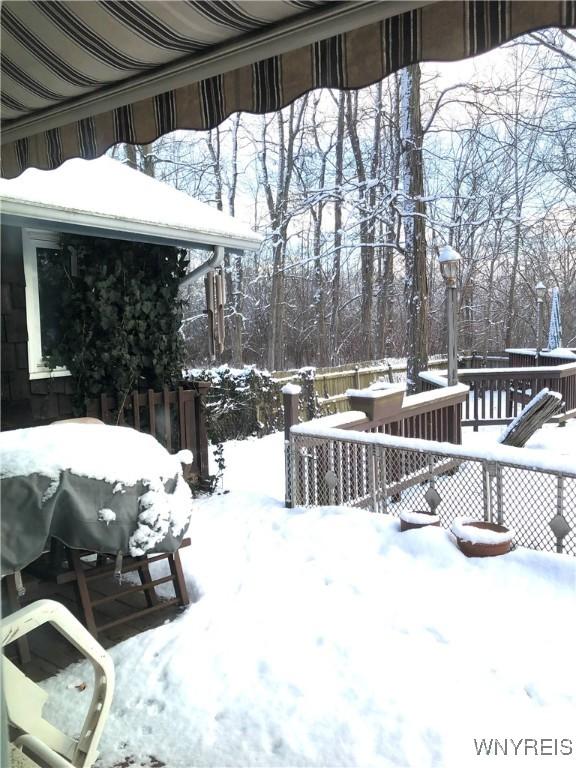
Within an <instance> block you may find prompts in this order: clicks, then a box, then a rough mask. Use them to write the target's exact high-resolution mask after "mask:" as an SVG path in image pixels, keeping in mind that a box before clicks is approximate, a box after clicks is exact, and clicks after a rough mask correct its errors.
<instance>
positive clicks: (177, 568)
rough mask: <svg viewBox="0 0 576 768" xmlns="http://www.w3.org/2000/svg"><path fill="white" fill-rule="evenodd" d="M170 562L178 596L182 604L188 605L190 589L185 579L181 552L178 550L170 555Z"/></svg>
mask: <svg viewBox="0 0 576 768" xmlns="http://www.w3.org/2000/svg"><path fill="white" fill-rule="evenodd" d="M168 563H169V564H170V573H171V574H172V576H173V577H174V592H175V593H176V597H177V598H178V602H179V604H180V605H188V604H189V603H190V598H189V597H188V590H187V589H186V581H185V580H184V573H183V571H182V563H181V562H180V553H179V552H178V550H176V552H173V553H172V554H170V555H168Z"/></svg>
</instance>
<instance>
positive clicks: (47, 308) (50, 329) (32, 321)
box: [22, 230, 70, 379]
mask: <svg viewBox="0 0 576 768" xmlns="http://www.w3.org/2000/svg"><path fill="white" fill-rule="evenodd" d="M59 250H60V237H59V235H58V233H57V232H39V231H35V230H23V232H22V251H23V256H24V276H25V279H26V317H27V323H28V370H29V371H30V378H31V379H42V378H46V377H49V376H69V375H70V374H69V371H67V370H66V368H55V369H54V370H52V371H51V370H50V369H49V368H48V366H47V365H46V362H45V356H46V353H47V350H48V349H49V347H50V343H51V342H53V341H54V339H55V337H56V334H57V332H58V326H57V323H56V315H55V310H56V307H57V305H58V301H59V294H60V290H59V288H58V282H57V280H54V273H53V272H52V273H51V274H50V280H48V279H47V277H48V273H49V271H50V269H51V258H52V257H53V256H54V254H56V253H58V252H59Z"/></svg>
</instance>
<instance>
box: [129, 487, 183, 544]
mask: <svg viewBox="0 0 576 768" xmlns="http://www.w3.org/2000/svg"><path fill="white" fill-rule="evenodd" d="M146 485H147V486H148V488H149V490H148V492H147V493H144V494H142V496H140V497H139V499H138V510H139V513H138V525H137V528H136V530H135V531H134V533H133V534H132V536H131V537H130V540H129V542H128V546H129V548H130V554H131V555H132V557H138V556H139V555H144V554H146V552H148V551H149V550H151V549H153V548H154V547H155V546H156V545H157V544H160V542H161V541H163V540H164V539H165V538H166V536H167V535H168V534H169V533H170V534H172V536H174V537H175V538H178V537H179V536H180V535H181V534H182V533H183V531H184V529H185V528H186V526H187V525H188V522H189V520H190V513H191V500H192V494H191V492H190V487H189V486H188V484H187V483H186V481H185V480H184V478H183V477H182V475H181V474H180V475H177V477H176V488H175V489H174V492H173V493H166V489H165V488H164V485H163V483H161V482H160V481H158V480H155V481H150V482H148V483H146Z"/></svg>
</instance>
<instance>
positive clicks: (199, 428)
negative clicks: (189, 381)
mask: <svg viewBox="0 0 576 768" xmlns="http://www.w3.org/2000/svg"><path fill="white" fill-rule="evenodd" d="M195 383H196V388H197V391H198V395H197V397H195V398H194V417H195V421H196V446H195V448H196V451H195V452H196V455H197V456H198V474H199V476H200V477H201V478H202V480H208V477H209V476H210V468H209V466H208V432H207V429H206V407H205V406H206V402H205V398H206V395H207V394H208V390H209V389H210V386H211V384H210V382H208V381H197V382H195Z"/></svg>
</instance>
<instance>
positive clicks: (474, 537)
mask: <svg viewBox="0 0 576 768" xmlns="http://www.w3.org/2000/svg"><path fill="white" fill-rule="evenodd" d="M479 522H481V521H480V520H475V519H474V518H473V517H457V518H456V519H455V520H454V521H453V522H452V526H451V530H452V533H453V534H454V536H456V537H457V538H458V539H461V540H462V541H469V542H470V543H471V544H504V543H505V542H507V541H512V539H513V538H514V535H515V534H514V531H513V530H512V529H511V528H510V529H508V530H507V531H492V530H490V528H477V527H476V526H474V525H470V523H479Z"/></svg>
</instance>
